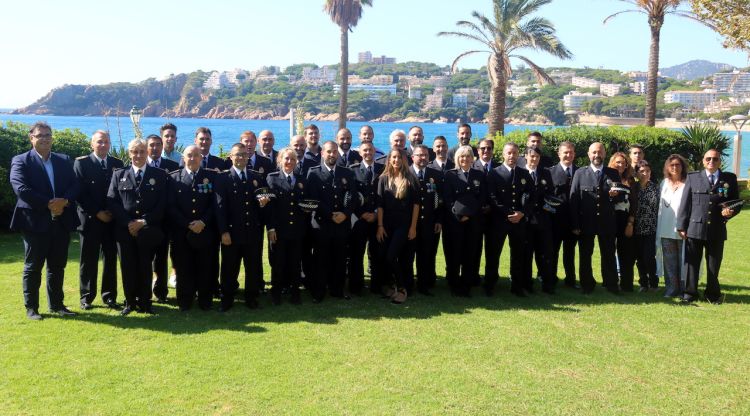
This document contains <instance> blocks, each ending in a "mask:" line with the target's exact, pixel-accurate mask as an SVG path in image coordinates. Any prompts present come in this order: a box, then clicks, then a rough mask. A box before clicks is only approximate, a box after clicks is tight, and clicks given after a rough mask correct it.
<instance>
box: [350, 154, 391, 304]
mask: <svg viewBox="0 0 750 416" xmlns="http://www.w3.org/2000/svg"><path fill="white" fill-rule="evenodd" d="M359 151H360V153H361V154H362V161H361V162H360V163H355V164H353V165H352V166H350V169H351V170H352V172H353V173H354V177H355V180H356V181H357V190H358V192H359V193H360V194H361V195H362V203H361V204H357V206H356V208H355V211H354V225H353V226H352V232H351V234H350V235H349V236H350V237H349V273H348V275H349V292H351V293H352V294H354V295H360V294H361V293H362V289H363V288H364V281H365V270H364V256H365V249H367V258H368V264H369V265H370V269H371V270H370V292H372V293H380V288H381V286H382V282H381V280H380V270H379V268H378V266H379V262H377V261H375V259H377V258H378V242H377V240H376V239H375V233H376V232H377V225H378V223H377V191H378V189H377V187H378V178H379V177H380V174H382V173H383V165H381V164H379V163H375V159H374V158H375V146H374V145H373V144H372V142H364V143H362V144H361V145H360V146H359Z"/></svg>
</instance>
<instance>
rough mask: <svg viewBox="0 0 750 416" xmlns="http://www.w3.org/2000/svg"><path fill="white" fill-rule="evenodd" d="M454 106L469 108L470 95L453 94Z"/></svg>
mask: <svg viewBox="0 0 750 416" xmlns="http://www.w3.org/2000/svg"><path fill="white" fill-rule="evenodd" d="M453 106H454V107H456V108H467V107H468V106H469V95H468V94H453Z"/></svg>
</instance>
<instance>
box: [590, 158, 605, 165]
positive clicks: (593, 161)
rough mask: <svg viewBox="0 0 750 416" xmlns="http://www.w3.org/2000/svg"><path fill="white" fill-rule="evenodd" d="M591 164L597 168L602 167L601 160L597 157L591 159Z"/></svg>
mask: <svg viewBox="0 0 750 416" xmlns="http://www.w3.org/2000/svg"><path fill="white" fill-rule="evenodd" d="M591 163H593V164H594V166H596V167H599V166H601V165H602V158H601V157H599V156H595V157H594V158H593V159H591Z"/></svg>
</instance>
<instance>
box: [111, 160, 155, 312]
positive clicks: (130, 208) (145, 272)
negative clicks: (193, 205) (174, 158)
mask: <svg viewBox="0 0 750 416" xmlns="http://www.w3.org/2000/svg"><path fill="white" fill-rule="evenodd" d="M140 176H141V177H140V178H139V177H138V175H136V174H135V172H134V171H133V167H132V166H128V167H126V168H123V169H119V170H116V171H115V172H114V173H113V174H112V182H111V183H110V186H109V193H108V194H107V206H108V207H109V210H110V211H112V215H113V216H114V218H115V226H116V229H115V236H116V238H117V249H118V253H119V255H120V269H121V271H122V288H123V290H124V292H125V306H126V310H127V309H132V308H135V307H136V306H137V307H139V308H140V309H141V311H143V312H150V310H151V275H152V268H151V265H152V261H153V259H154V254H155V252H156V248H157V247H158V246H159V245H160V244H161V243H162V241H163V240H164V238H165V237H164V232H163V229H162V221H163V219H164V213H165V210H166V204H167V194H166V190H167V187H168V182H169V181H168V177H167V173H166V172H164V171H163V170H161V169H154V168H149V167H147V166H146V165H144V166H143V167H142V168H141V170H140ZM135 220H145V221H146V225H145V226H144V227H143V228H141V229H140V230H139V231H138V235H137V236H136V237H133V236H132V235H130V232H128V224H129V223H130V222H131V221H135Z"/></svg>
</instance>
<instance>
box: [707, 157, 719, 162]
mask: <svg viewBox="0 0 750 416" xmlns="http://www.w3.org/2000/svg"><path fill="white" fill-rule="evenodd" d="M703 160H705V161H706V162H718V161H719V160H720V158H718V157H705V158H703Z"/></svg>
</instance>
